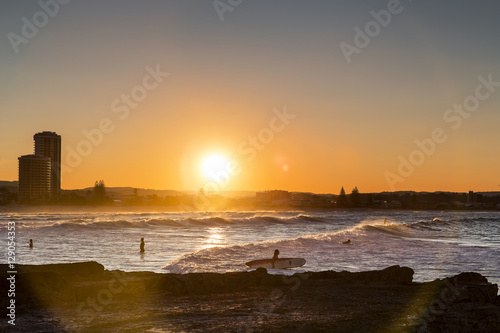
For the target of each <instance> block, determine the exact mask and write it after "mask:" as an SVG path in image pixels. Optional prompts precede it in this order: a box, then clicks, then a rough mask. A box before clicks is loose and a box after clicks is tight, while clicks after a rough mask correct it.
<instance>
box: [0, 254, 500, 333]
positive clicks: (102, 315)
mask: <svg viewBox="0 0 500 333" xmlns="http://www.w3.org/2000/svg"><path fill="white" fill-rule="evenodd" d="M1 269H2V270H3V271H4V272H7V271H8V268H7V265H5V264H3V265H1ZM16 271H17V274H16V282H15V289H16V295H15V302H16V326H15V328H17V329H19V330H20V331H51V332H52V331H54V332H79V331H99V332H113V331H116V330H130V331H147V330H151V331H175V332H178V331H180V332H184V331H190V332H191V331H200V332H220V331H230V332H281V331H290V332H311V331H312V332H314V331H335V332H352V331H363V332H364V331H373V330H378V331H389V332H434V331H443V330H448V331H453V332H469V331H482V332H497V331H499V330H500V296H498V286H497V285H496V284H491V283H489V282H487V280H486V278H484V277H483V276H481V275H479V274H477V273H462V274H459V275H456V276H453V277H450V278H446V279H437V280H434V281H430V282H419V283H417V282H413V274H414V271H413V270H412V269H411V268H408V267H400V266H391V267H388V268H386V269H383V270H379V271H365V272H357V273H351V272H347V271H342V272H334V271H323V272H306V273H296V274H294V275H291V276H286V275H271V274H268V273H267V271H266V270H265V269H258V270H255V271H250V272H228V273H188V274H172V273H153V272H122V271H109V270H105V269H104V266H102V265H101V264H99V263H96V262H82V263H73V264H51V265H16ZM8 288H9V285H8V281H7V280H6V279H2V290H3V291H4V292H7V290H8ZM6 302H8V300H7V299H6V298H2V307H3V309H6V307H7V303H6ZM4 311H5V310H4ZM3 318H4V320H2V322H1V323H0V329H3V328H7V327H8V328H9V329H11V328H12V327H11V325H9V324H8V323H7V320H8V317H5V316H4V317H3Z"/></svg>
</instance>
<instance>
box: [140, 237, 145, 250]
mask: <svg viewBox="0 0 500 333" xmlns="http://www.w3.org/2000/svg"><path fill="white" fill-rule="evenodd" d="M144 244H145V243H144V238H141V253H144Z"/></svg>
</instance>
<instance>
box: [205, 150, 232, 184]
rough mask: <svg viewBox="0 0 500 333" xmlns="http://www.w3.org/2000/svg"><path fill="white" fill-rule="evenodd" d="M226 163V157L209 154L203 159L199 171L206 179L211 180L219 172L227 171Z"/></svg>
mask: <svg viewBox="0 0 500 333" xmlns="http://www.w3.org/2000/svg"><path fill="white" fill-rule="evenodd" d="M228 163H229V161H228V159H227V158H226V157H224V156H222V155H219V154H214V155H210V156H207V157H206V158H205V159H204V160H203V163H202V164H201V171H202V173H203V175H204V176H205V177H206V178H207V179H208V180H213V179H215V178H216V177H217V176H218V175H219V174H220V173H222V172H227V166H228Z"/></svg>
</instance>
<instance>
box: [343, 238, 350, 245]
mask: <svg viewBox="0 0 500 333" xmlns="http://www.w3.org/2000/svg"><path fill="white" fill-rule="evenodd" d="M342 244H351V240H350V239H348V240H346V241H345V242H342Z"/></svg>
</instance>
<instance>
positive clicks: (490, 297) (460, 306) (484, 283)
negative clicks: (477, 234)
mask: <svg viewBox="0 0 500 333" xmlns="http://www.w3.org/2000/svg"><path fill="white" fill-rule="evenodd" d="M431 284H434V285H436V293H435V298H434V299H433V300H432V301H431V302H430V303H429V306H428V308H427V309H426V311H425V312H424V314H423V316H422V321H421V323H420V325H419V326H418V327H417V330H416V331H417V332H432V333H434V332H500V306H499V304H498V297H499V296H497V293H498V286H497V285H496V284H491V283H489V282H488V280H487V279H486V278H485V277H484V276H482V275H480V274H477V273H461V274H459V275H456V276H454V277H451V278H446V279H443V280H437V281H434V282H433V283H431Z"/></svg>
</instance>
